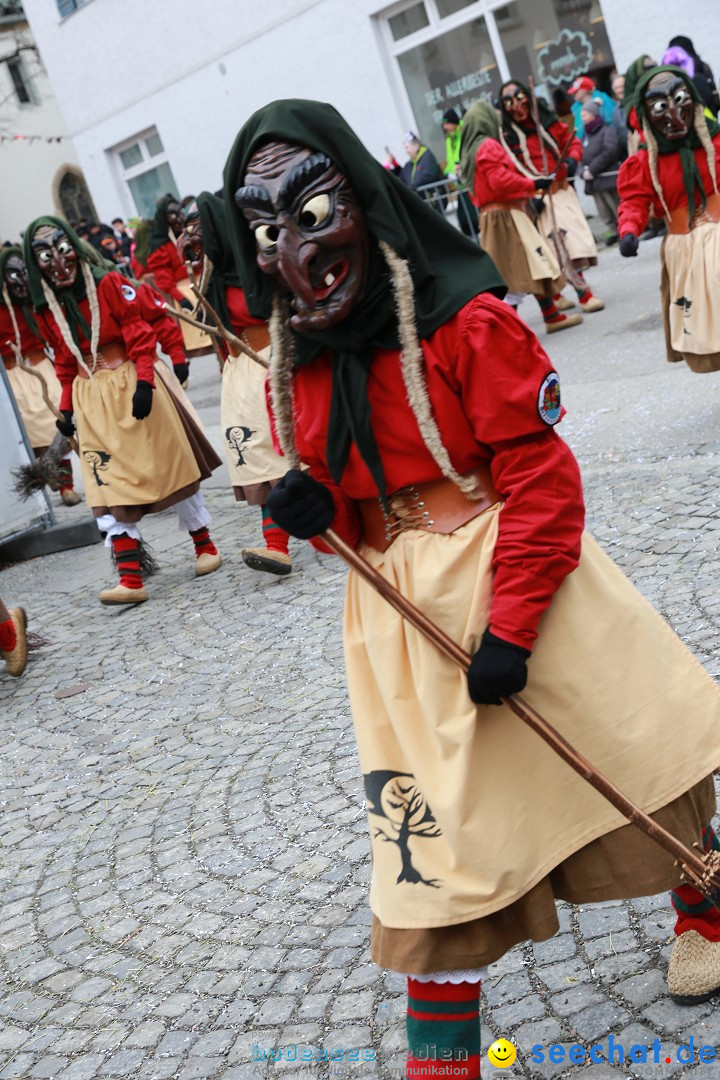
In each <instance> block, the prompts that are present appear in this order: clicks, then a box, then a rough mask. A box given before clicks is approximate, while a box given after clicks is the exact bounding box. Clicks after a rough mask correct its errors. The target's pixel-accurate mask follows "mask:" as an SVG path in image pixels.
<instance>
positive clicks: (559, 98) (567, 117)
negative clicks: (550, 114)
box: [552, 86, 575, 132]
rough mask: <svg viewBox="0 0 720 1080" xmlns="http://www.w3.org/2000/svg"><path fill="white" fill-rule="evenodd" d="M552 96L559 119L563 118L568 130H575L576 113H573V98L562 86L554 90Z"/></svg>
mask: <svg viewBox="0 0 720 1080" xmlns="http://www.w3.org/2000/svg"><path fill="white" fill-rule="evenodd" d="M552 97H553V105H554V107H555V112H556V113H557V118H558V120H561V121H562V122H563V124H566V125H567V129H568V132H572V131H575V114H574V113H573V103H572V98H571V97H569V96H568V93H567V91H566V90H563V89H562V87H560V86H558V87H556V88H555V89H554V90H553V95H552Z"/></svg>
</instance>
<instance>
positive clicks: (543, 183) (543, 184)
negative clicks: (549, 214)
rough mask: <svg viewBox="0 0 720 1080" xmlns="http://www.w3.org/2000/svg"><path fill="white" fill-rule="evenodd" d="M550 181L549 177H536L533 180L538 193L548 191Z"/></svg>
mask: <svg viewBox="0 0 720 1080" xmlns="http://www.w3.org/2000/svg"><path fill="white" fill-rule="evenodd" d="M551 184H552V180H551V179H550V177H549V176H537V177H536V178H535V187H536V188H537V190H538V191H549V190H550V185H551Z"/></svg>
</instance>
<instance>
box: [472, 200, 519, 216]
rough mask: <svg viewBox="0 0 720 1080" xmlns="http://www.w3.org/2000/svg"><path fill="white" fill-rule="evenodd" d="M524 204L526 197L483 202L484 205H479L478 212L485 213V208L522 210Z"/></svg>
mask: <svg viewBox="0 0 720 1080" xmlns="http://www.w3.org/2000/svg"><path fill="white" fill-rule="evenodd" d="M526 206H527V199H511V200H510V202H489V203H485V206H481V207H480V212H481V213H485V211H486V210H524V209H525V207H526Z"/></svg>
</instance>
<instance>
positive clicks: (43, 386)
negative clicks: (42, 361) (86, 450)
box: [13, 347, 80, 454]
mask: <svg viewBox="0 0 720 1080" xmlns="http://www.w3.org/2000/svg"><path fill="white" fill-rule="evenodd" d="M13 351H14V353H15V359H16V360H17V365H18V367H20V368H22V370H23V371H27V373H28V375H33V376H34V377H35V378H36V379H39V380H40V392H41V394H42V396H43V401H44V402H45V404H46V405H47V407H48V409H49V410H50V412H51V413H52V414H53V416H54V417H55V419H56V420H62V421H63V422H64V420H65V417H64V416H63V414H62V413H61V412H60V410H59V409H58V407H57V406H56V405H54V404H53V402H52V401H51V400H50V393H49V391H48V385H47V383H46V382H45V376H44V375H43V373H42V372H41V371H35V369H34V368H33V366H32V364H28V362H27V360H26V359H25V357H24V356H23V355H22V353H21V352H20V349H18V348H17V347H15V348H14V349H13ZM65 438H66V439H67V441H68V442H69V444H70V447H71V449H73V450H74V451H75V453H76V454H79V453H80V447H79V446H78V441H77V439H76V438H75V436H74V435H66V436H65Z"/></svg>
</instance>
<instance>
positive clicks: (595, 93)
mask: <svg viewBox="0 0 720 1080" xmlns="http://www.w3.org/2000/svg"><path fill="white" fill-rule="evenodd" d="M568 93H569V94H570V95H571V97H573V98H574V99H575V102H574V104H573V107H572V112H573V116H574V117H575V134H576V135H577V137H578V139H582V137H583V135H584V134H585V128H584V127H583V122H582V117H581V116H580V110H581V109H582V107H583V105H585V104H586V102H588V101H596V102H597V103H598V105H599V106H600V112H601V114H602V118H603V120H604V121H605V123H606V124H612V120H613V113H614V111H615V102H614V101H613V99H612V98H611V97H609V96H608V94H606V93H604V92H603V91H602V90H598V88H597V87H596V86H595V83H594V82H593V80H592V79H591V78H590V76H589V75H581V76H580V78H579V79H576V80H575V82H574V83H573V84H572V86H571V87H570V89H569V91H568Z"/></svg>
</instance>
